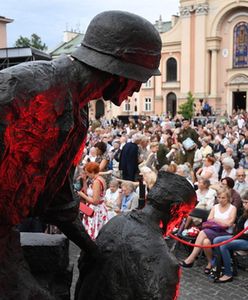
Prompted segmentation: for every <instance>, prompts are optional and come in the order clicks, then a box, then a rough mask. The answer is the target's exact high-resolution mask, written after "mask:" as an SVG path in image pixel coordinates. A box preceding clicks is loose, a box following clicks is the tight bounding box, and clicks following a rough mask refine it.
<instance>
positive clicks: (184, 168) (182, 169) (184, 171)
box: [177, 164, 194, 186]
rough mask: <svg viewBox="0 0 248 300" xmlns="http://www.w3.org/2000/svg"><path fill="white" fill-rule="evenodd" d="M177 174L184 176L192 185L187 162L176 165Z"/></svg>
mask: <svg viewBox="0 0 248 300" xmlns="http://www.w3.org/2000/svg"><path fill="white" fill-rule="evenodd" d="M177 174H178V175H180V176H183V177H185V178H186V179H187V180H188V182H189V183H190V184H191V185H192V186H193V185H194V184H193V178H192V174H191V170H190V168H189V166H188V165H187V164H181V165H178V166H177Z"/></svg>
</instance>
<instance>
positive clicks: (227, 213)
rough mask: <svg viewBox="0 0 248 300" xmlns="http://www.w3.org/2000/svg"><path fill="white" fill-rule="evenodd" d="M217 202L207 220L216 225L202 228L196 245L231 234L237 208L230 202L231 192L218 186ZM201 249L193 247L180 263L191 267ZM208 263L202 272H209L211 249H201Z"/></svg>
mask: <svg viewBox="0 0 248 300" xmlns="http://www.w3.org/2000/svg"><path fill="white" fill-rule="evenodd" d="M217 200H218V204H216V205H214V206H213V208H212V209H211V211H210V214H209V216H208V220H211V221H212V222H215V224H216V225H217V226H218V225H219V227H218V228H217V226H216V227H215V228H204V229H203V230H201V231H200V233H199V234H198V236H197V238H196V241H195V244H197V245H210V244H211V243H212V242H213V239H214V238H215V237H217V236H223V235H227V234H228V233H229V234H231V233H232V231H233V224H234V222H235V220H236V215H237V209H236V207H235V206H234V205H232V204H231V194H230V191H229V190H228V189H227V188H224V187H222V188H220V189H219V190H218V192H217ZM200 251H201V248H199V247H194V249H193V251H192V252H191V254H190V255H189V256H188V257H187V258H186V259H185V260H184V261H181V262H180V265H181V266H182V267H184V268H191V267H193V265H194V261H195V259H196V258H197V256H198V255H199V253H200ZM203 251H204V253H205V255H206V258H207V261H208V264H207V266H206V267H205V270H204V273H205V274H210V271H211V268H212V258H213V255H212V249H211V248H204V249H203Z"/></svg>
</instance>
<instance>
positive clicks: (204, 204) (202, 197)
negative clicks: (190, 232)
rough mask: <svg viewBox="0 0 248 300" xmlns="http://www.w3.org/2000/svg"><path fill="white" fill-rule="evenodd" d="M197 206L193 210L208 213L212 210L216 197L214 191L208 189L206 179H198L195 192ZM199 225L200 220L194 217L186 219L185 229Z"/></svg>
mask: <svg viewBox="0 0 248 300" xmlns="http://www.w3.org/2000/svg"><path fill="white" fill-rule="evenodd" d="M196 196H197V205H196V207H195V208H199V209H202V210H204V211H209V212H210V210H211V209H212V207H213V206H214V203H215V198H216V196H217V194H216V191H215V190H213V189H211V188H210V181H209V180H208V179H204V178H201V177H200V178H199V179H198V190H197V191H196ZM192 223H193V224H194V225H199V224H200V223H201V220H200V219H198V218H194V217H190V216H189V217H188V218H187V220H186V223H185V227H184V228H185V229H187V228H189V226H190V225H191V224H192Z"/></svg>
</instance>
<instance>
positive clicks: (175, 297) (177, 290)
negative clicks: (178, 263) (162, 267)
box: [173, 268, 182, 300]
mask: <svg viewBox="0 0 248 300" xmlns="http://www.w3.org/2000/svg"><path fill="white" fill-rule="evenodd" d="M181 275H182V269H181V268H179V269H178V278H179V281H178V283H177V286H176V290H175V296H174V298H173V300H177V299H178V297H179V293H180V278H181Z"/></svg>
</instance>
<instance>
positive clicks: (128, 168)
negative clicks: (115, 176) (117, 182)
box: [119, 142, 139, 181]
mask: <svg viewBox="0 0 248 300" xmlns="http://www.w3.org/2000/svg"><path fill="white" fill-rule="evenodd" d="M138 155H139V147H138V145H137V144H135V143H132V142H129V143H126V145H125V146H124V147H123V149H122V151H121V155H120V163H119V169H120V170H121V171H122V178H123V179H124V180H131V181H135V175H136V173H137V172H138Z"/></svg>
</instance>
